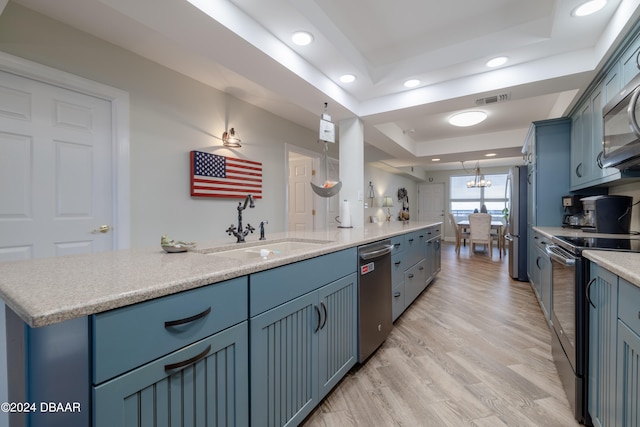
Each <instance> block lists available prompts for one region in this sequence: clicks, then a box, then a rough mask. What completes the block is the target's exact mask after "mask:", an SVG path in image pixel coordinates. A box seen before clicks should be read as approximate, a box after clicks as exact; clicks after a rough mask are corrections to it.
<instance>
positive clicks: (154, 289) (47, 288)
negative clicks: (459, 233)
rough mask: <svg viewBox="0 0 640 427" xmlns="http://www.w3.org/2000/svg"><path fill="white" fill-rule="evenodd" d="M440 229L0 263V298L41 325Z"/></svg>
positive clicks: (313, 235)
mask: <svg viewBox="0 0 640 427" xmlns="http://www.w3.org/2000/svg"><path fill="white" fill-rule="evenodd" d="M438 224H442V223H441V222H428V221H410V222H408V223H402V222H391V223H381V224H367V225H365V226H364V227H362V228H353V229H338V230H328V231H321V232H282V233H272V234H271V236H268V239H270V240H272V241H275V240H278V239H312V240H325V241H329V242H330V243H326V244H322V245H318V247H312V248H310V249H300V250H297V251H293V252H292V253H291V254H289V255H282V256H277V257H274V258H270V259H261V258H257V259H251V260H238V259H231V258H225V257H221V256H219V255H216V254H203V253H198V252H184V253H172V254H169V253H165V252H164V251H163V250H162V249H161V248H160V247H159V245H158V247H157V248H142V249H128V250H121V251H110V252H104V253H97V254H88V255H76V256H64V257H58V258H55V257H54V258H42V259H34V260H25V261H11V262H4V263H0V298H1V299H2V300H3V301H4V302H5V303H6V304H7V306H8V307H9V308H11V309H12V310H13V311H14V312H15V313H16V314H17V315H18V316H19V317H20V318H21V319H22V320H23V321H24V322H25V323H27V324H28V325H29V326H31V327H43V326H48V325H53V324H56V323H61V322H64V321H66V320H71V319H75V318H80V317H84V316H89V315H92V314H97V313H101V312H105V311H109V310H113V309H117V308H120V307H125V306H128V305H132V304H136V303H140V302H144V301H147V300H151V299H154V298H159V297H163V296H167V295H171V294H175V293H178V292H182V291H187V290H190V289H196V288H199V287H202V286H206V285H211V284H215V283H219V282H223V281H226V280H230V279H234V278H237V277H242V276H246V275H249V274H253V273H257V272H260V271H264V270H268V269H271V268H276V267H280V266H283V265H287V264H291V263H294V262H298V261H303V260H305V259H310V258H314V257H317V256H322V255H326V254H329V253H332V252H338V251H341V250H344V249H349V248H353V247H357V246H360V245H364V244H368V243H373V242H376V241H379V240H384V239H387V238H392V237H395V236H398V235H402V234H406V233H410V232H412V231H417V230H419V229H423V228H426V227H429V226H433V225H438ZM253 240H256V241H255V242H254V241H253ZM230 243H231V245H230ZM248 243H250V244H255V243H258V242H257V238H255V239H252V240H249V239H248ZM218 247H235V246H233V242H229V240H226V241H215V242H202V243H200V242H199V243H198V248H218ZM238 248H240V247H238Z"/></svg>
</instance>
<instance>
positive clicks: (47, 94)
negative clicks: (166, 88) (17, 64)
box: [0, 71, 115, 261]
mask: <svg viewBox="0 0 640 427" xmlns="http://www.w3.org/2000/svg"><path fill="white" fill-rule="evenodd" d="M111 126H112V117H111V103H110V102H108V101H105V100H103V99H99V98H95V97H92V96H88V95H84V94H81V93H78V92H75V91H72V90H67V89H63V88H60V87H57V86H53V85H49V84H45V83H41V82H38V81H35V80H31V79H28V78H24V77H19V76H16V75H14V74H10V73H6V72H2V71H0V200H1V202H0V236H1V237H0V261H9V260H17V259H29V258H41V257H50V256H58V255H67V254H77V253H87V252H98V251H104V250H109V249H113V248H114V239H113V236H114V234H113V232H112V231H111V230H110V229H107V228H106V227H112V226H113V203H114V191H115V190H114V185H113V184H112V183H113V178H112V164H113V163H112V162H113V159H112V150H111V146H112V145H111V144H112V135H111V129H112V128H111ZM101 226H106V227H103V229H102V232H100V231H98V230H99V229H100V227H101Z"/></svg>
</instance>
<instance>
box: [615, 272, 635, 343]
mask: <svg viewBox="0 0 640 427" xmlns="http://www.w3.org/2000/svg"><path fill="white" fill-rule="evenodd" d="M619 283H620V287H619V291H618V292H619V296H618V317H619V318H620V320H622V321H623V322H624V323H626V325H627V326H628V327H629V328H630V329H631V330H632V331H633V332H635V333H636V334H638V335H640V288H638V287H637V286H634V285H632V284H630V283H629V282H627V281H626V280H624V279H620V282H619Z"/></svg>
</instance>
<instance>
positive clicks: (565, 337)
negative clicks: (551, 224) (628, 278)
mask: <svg viewBox="0 0 640 427" xmlns="http://www.w3.org/2000/svg"><path fill="white" fill-rule="evenodd" d="M552 242H553V244H552V245H548V246H547V253H548V254H549V257H550V258H551V268H552V282H551V288H552V292H551V321H552V324H553V332H554V333H553V334H551V335H552V347H551V349H552V353H553V361H554V362H555V365H556V368H557V370H558V374H559V375H560V380H561V381H562V385H563V386H564V390H565V392H566V394H567V398H568V400H569V403H570V405H571V408H572V409H573V412H574V416H575V418H576V420H578V421H579V422H581V423H583V424H586V425H591V424H592V423H591V417H590V416H589V411H588V408H587V401H588V400H587V399H588V384H589V378H588V366H589V303H588V301H587V297H586V288H587V282H588V281H589V261H588V260H586V259H585V258H583V257H582V251H583V250H585V249H596V250H610V251H621V252H628V251H631V252H640V239H629V238H603V237H561V236H554V237H553V239H552Z"/></svg>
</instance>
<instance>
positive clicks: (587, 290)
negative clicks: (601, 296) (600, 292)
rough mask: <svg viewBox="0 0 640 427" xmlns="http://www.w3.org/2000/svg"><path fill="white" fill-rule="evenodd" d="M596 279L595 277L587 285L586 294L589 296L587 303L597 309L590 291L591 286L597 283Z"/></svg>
mask: <svg viewBox="0 0 640 427" xmlns="http://www.w3.org/2000/svg"><path fill="white" fill-rule="evenodd" d="M596 279H597V277H594V278H593V279H591V281H590V282H589V284H588V285H587V289H585V293H586V294H587V301H589V304H591V307H593V308H596V306H595V304H594V303H593V301H591V298H590V297H589V289H590V288H591V285H593V284H594V283H595V282H596Z"/></svg>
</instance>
